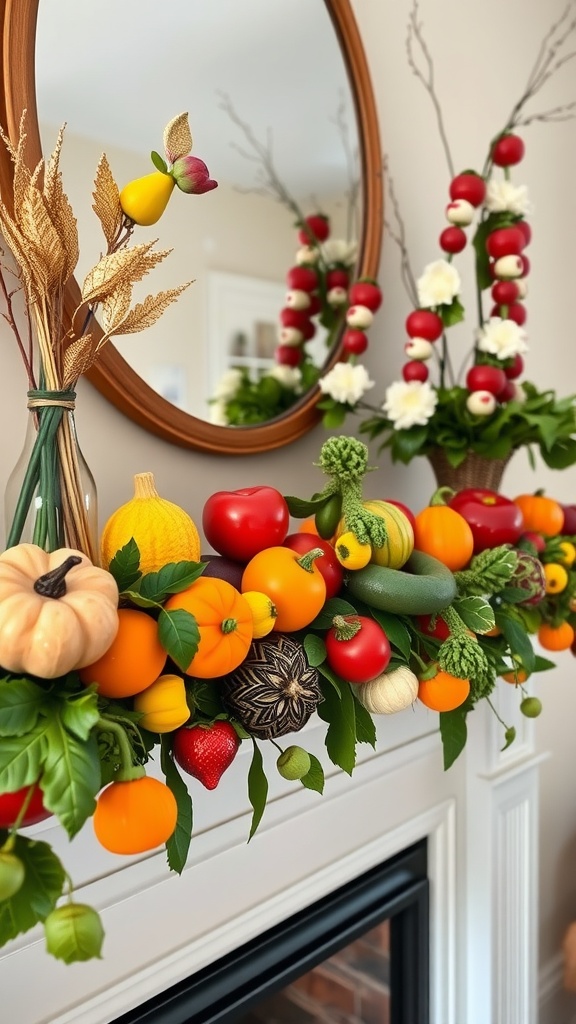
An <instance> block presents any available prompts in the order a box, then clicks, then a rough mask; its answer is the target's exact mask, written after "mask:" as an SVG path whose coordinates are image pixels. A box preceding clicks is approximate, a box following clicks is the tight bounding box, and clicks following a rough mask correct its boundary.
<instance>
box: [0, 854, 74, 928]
mask: <svg viewBox="0 0 576 1024" xmlns="http://www.w3.org/2000/svg"><path fill="white" fill-rule="evenodd" d="M15 838H16V842H15V846H14V853H15V854H16V856H17V857H19V858H20V860H21V861H22V863H23V865H24V868H25V872H26V873H25V875H24V882H23V884H22V886H21V887H20V889H19V890H18V892H16V893H14V895H13V896H11V897H10V899H8V900H2V901H1V902H0V946H4V945H6V943H7V942H9V941H10V940H11V939H15V938H16V937H17V936H18V935H21V934H22V933H23V932H27V931H29V929H30V928H33V927H34V925H36V924H38V922H39V921H43V920H44V918H46V917H48V914H49V913H50V912H51V911H52V910H53V909H54V907H55V906H56V902H57V900H58V899H59V897H60V896H61V895H62V890H63V888H64V882H65V879H66V872H65V871H64V868H63V867H62V864H61V862H60V860H59V859H58V857H57V856H56V854H55V853H54V852H53V850H52V848H51V847H50V846H49V845H48V843H43V842H38V841H36V840H34V839H29V838H27V837H26V836H22V835H17V836H16V837H15Z"/></svg>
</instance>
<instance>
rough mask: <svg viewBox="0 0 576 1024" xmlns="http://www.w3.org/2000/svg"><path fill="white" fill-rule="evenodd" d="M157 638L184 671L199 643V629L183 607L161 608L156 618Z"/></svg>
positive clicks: (192, 617)
mask: <svg viewBox="0 0 576 1024" xmlns="http://www.w3.org/2000/svg"><path fill="white" fill-rule="evenodd" d="M158 638H159V640H160V643H161V644H162V647H163V648H164V650H165V651H166V653H167V654H168V655H169V657H170V658H172V661H174V662H176V664H177V665H178V668H181V669H182V671H183V672H185V671H186V669H187V668H188V666H189V664H190V662H191V661H192V658H193V657H194V655H195V654H196V651H197V650H198V644H199V643H200V630H199V629H198V624H197V622H196V619H195V618H194V616H193V615H191V614H190V612H187V611H185V610H184V608H175V609H174V611H166V609H165V608H163V609H162V611H161V612H160V617H159V619H158Z"/></svg>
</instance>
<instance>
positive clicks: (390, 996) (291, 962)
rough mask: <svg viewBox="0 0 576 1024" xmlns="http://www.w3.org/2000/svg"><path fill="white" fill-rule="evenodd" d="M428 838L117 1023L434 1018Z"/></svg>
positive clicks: (344, 1022) (304, 1023) (400, 1023)
mask: <svg viewBox="0 0 576 1024" xmlns="http://www.w3.org/2000/svg"><path fill="white" fill-rule="evenodd" d="M428 884H429V883H428V869H427V843H426V840H423V841H421V842H419V843H415V844H414V845H412V846H411V847H409V848H408V849H406V850H404V851H402V852H401V853H399V854H396V855H395V856H393V857H391V858H390V859H389V860H387V861H386V862H385V863H384V864H381V865H378V866H376V867H375V868H372V869H371V870H369V871H367V872H365V873H364V874H363V875H362V876H361V877H359V878H356V879H353V880H352V881H351V882H349V883H347V884H346V885H344V886H342V887H341V888H339V889H338V890H336V891H335V892H333V893H330V894H329V895H328V896H326V897H324V898H322V899H320V900H318V901H317V902H316V903H314V904H312V905H310V906H309V907H307V908H305V909H304V910H302V911H300V912H299V913H297V914H295V915H294V916H293V917H291V918H289V919H288V920H287V921H285V922H283V923H281V924H280V925H277V926H275V927H274V928H271V929H269V930H268V931H267V932H265V933H264V934H263V935H261V936H258V937H257V938H256V939H254V940H252V941H251V942H248V943H246V944H245V945H244V946H242V947H241V948H239V949H237V950H234V951H233V952H232V953H230V954H229V955H227V956H225V957H223V958H222V959H221V960H219V961H217V962H216V963H215V964H212V965H210V966H209V967H208V968H206V969H204V970H202V971H200V972H198V973H197V974H195V975H194V976H192V977H191V978H189V979H186V981H184V982H182V983H179V984H178V985H175V986H173V987H172V988H171V989H169V990H168V991H166V992H164V993H161V994H160V995H159V996H156V997H155V998H154V999H151V1000H149V1001H148V1002H147V1003H145V1004H143V1005H142V1006H140V1007H138V1008H136V1009H135V1010H133V1011H131V1012H129V1013H127V1014H123V1015H122V1016H121V1017H118V1018H117V1020H116V1022H115V1024H414V1022H415V1021H417V1022H418V1024H428V1021H429V978H428V974H429V937H428V920H429V894H428Z"/></svg>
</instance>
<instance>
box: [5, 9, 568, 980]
mask: <svg viewBox="0 0 576 1024" xmlns="http://www.w3.org/2000/svg"><path fill="white" fill-rule="evenodd" d="M420 7H421V16H422V19H423V21H424V25H425V33H426V39H427V41H428V44H429V46H430V49H431V52H432V53H433V54H434V57H435V67H436V72H437V89H438V92H439V94H440V96H441V99H442V108H443V112H444V116H445V120H446V125H447V130H448V135H449V139H450V141H451V145H452V149H453V154H454V159H455V163H456V166H457V168H458V169H463V168H465V167H469V166H476V167H480V165H481V164H482V162H483V159H484V156H485V152H486V148H487V143H488V140H489V139H490V138H491V136H492V135H493V134H494V133H495V132H497V131H498V130H499V128H500V127H501V125H502V123H503V120H504V117H505V116H506V115H507V114H508V112H509V110H510V109H511V107H512V106H513V104H514V102H515V101H516V99H517V98H518V96H519V95H520V94H521V92H522V90H523V88H524V85H525V82H526V80H527V77H528V72H529V69H530V66H531V63H532V60H533V57H534V56H535V54H536V51H537V48H538V46H539V43H540V40H541V38H542V36H543V35H544V32H545V30H546V29H547V27H548V24H549V21H551V20H552V19H553V18H555V17H558V16H559V15H560V13H561V11H562V10H563V7H564V3H563V0H550V2H549V3H548V4H547V5H545V7H544V6H543V5H542V4H541V3H540V2H539V0H508V2H507V3H506V4H502V3H500V2H499V0H486V2H485V3H484V4H482V5H479V4H476V3H472V2H471V0H465V2H462V0H422V2H421V5H420ZM354 8H355V11H356V14H357V18H358V22H359V26H360V29H361V32H362V34H363V37H364V40H365V46H366V51H367V56H368V60H369V64H370V67H371V72H372V76H373V83H374V88H375V92H376V98H377V103H378V108H379V113H380V119H381V133H382V139H383V145H384V148H385V151H386V152H387V154H388V155H389V158H390V165H391V171H392V174H393V177H394V179H395V182H396V187H397V192H398V196H399V200H400V203H401V207H402V211H403V216H404V220H405V224H406V230H407V237H408V241H409V248H410V254H411V260H412V264H413V268H414V270H415V272H416V273H419V272H420V270H421V268H422V267H423V265H424V263H426V262H428V261H429V260H431V259H435V258H436V257H437V255H438V249H437V244H436V238H437V234H438V232H439V230H440V229H441V227H442V226H443V206H444V203H445V201H446V198H447V185H448V180H449V176H448V172H447V169H446V165H445V162H444V157H443V152H442V148H441V146H440V143H439V137H438V131H437V126H436V123H435V120H434V115H433V111H432V107H431V104H430V102H429V99H428V97H427V96H426V95H425V92H424V89H423V87H422V85H421V84H420V83H419V82H417V81H416V79H415V77H414V76H413V75H412V74H411V73H410V71H409V69H408V67H407V64H406V54H405V48H404V39H405V26H406V22H407V15H408V10H409V0H394V2H392V0H354ZM574 98H576V65H569V66H568V67H566V68H565V69H564V70H563V72H562V74H561V75H559V76H557V78H555V79H554V80H553V81H552V82H550V83H549V84H548V86H547V88H546V90H545V92H543V93H542V94H541V95H540V96H538V97H537V98H536V100H535V101H533V102H532V104H531V105H530V108H529V109H530V110H531V111H534V112H538V111H541V110H542V109H546V108H550V107H554V106H557V105H559V104H562V103H565V102H567V101H568V100H571V99H574ZM524 136H525V139H526V143H527V156H526V159H525V161H524V164H523V165H522V168H521V169H520V170H519V171H518V172H515V180H516V181H518V182H523V183H524V182H525V183H527V184H528V185H529V188H530V194H531V197H532V200H533V204H534V213H533V216H532V218H531V219H532V222H533V225H534V236H535V237H534V242H533V245H532V247H531V251H530V258H531V261H532V275H531V279H530V295H529V298H528V308H529V322H528V327H529V333H530V337H531V346H532V350H531V353H530V356H529V363H528V368H529V376H530V377H531V378H532V379H534V380H535V381H536V382H537V383H539V384H540V385H548V386H550V387H555V388H558V389H559V390H560V391H561V392H566V391H568V390H572V389H575V390H576V373H575V370H576V359H575V356H574V347H573V338H574V311H573V309H574V283H573V268H574V243H573V238H574V224H575V223H576V190H575V189H574V168H575V166H576V131H575V126H574V123H573V122H569V121H568V122H566V123H560V124H557V125H554V124H544V125H542V124H539V123H536V124H534V125H532V126H531V127H529V128H528V129H527V130H526V131H525V132H524ZM211 171H212V173H213V174H214V175H215V176H216V177H217V175H218V170H217V168H211ZM90 173H92V171H91V170H90ZM90 180H91V179H90ZM217 195H218V194H217V193H213V195H212V196H209V197H205V199H206V205H205V206H204V198H200V199H198V200H196V199H194V200H191V202H192V203H194V204H195V205H194V209H193V213H192V217H191V225H192V227H191V231H192V232H194V231H195V230H196V227H195V224H196V221H195V210H196V208H197V209H198V210H200V207H202V209H203V211H204V212H206V211H207V210H208V204H210V206H211V207H212V206H213V205H214V203H215V202H216V197H217ZM176 198H177V199H182V203H181V207H182V209H183V208H184V205H185V203H186V197H180V196H178V197H176ZM203 215H204V214H202V216H203ZM186 216H188V214H186ZM162 241H163V240H162ZM465 255H466V254H463V256H462V257H459V258H458V266H459V267H460V268H461V269H463V267H464V266H465V264H466V258H465ZM398 268H399V262H398V253H397V250H396V249H395V247H394V245H393V243H391V242H390V241H388V242H387V244H386V246H385V252H384V257H383V262H382V272H381V281H382V284H383V286H384V290H385V295H386V301H385V305H384V308H383V311H381V313H380V314H379V315H378V319H377V321H376V323H375V325H374V327H373V329H372V331H371V349H370V353H369V360H368V361H369V364H370V366H371V369H372V371H373V375H375V376H376V379H377V380H378V385H379V388H378V390H382V389H383V387H384V386H385V384H386V383H387V382H388V381H390V380H391V379H392V378H393V377H394V376H395V375H396V374H397V371H398V368H399V366H400V365H401V362H402V345H403V342H404V338H403V321H404V318H405V316H406V313H407V312H408V311H409V305H408V300H407V298H406V296H405V295H404V293H403V291H402V288H401V284H400V278H399V272H398ZM171 269H172V270H173V271H174V278H175V279H177V280H179V279H180V277H181V274H180V268H179V266H178V256H177V255H175V256H174V257H173V259H172V268H171ZM470 309H471V310H472V309H473V305H472V303H470ZM166 330H168V328H167V327H166ZM470 332H471V326H470V325H468V327H467V328H465V329H464V330H463V331H462V332H461V337H462V353H463V354H464V352H465V351H466V347H467V344H469V341H470V337H471V335H470ZM159 333H160V335H161V338H162V328H160V331H159ZM0 338H1V342H2V346H3V347H2V383H3V400H2V403H0V431H1V435H2V437H3V438H4V442H3V445H2V448H1V450H0V482H4V481H5V479H6V476H7V474H8V472H9V470H10V467H11V466H12V464H13V462H14V461H15V457H16V453H17V451H18V449H19V445H20V442H21V439H22V438H23V431H24V421H25V416H26V413H25V390H26V384H25V380H24V377H23V374H22V372H21V369H20V367H19V364H18V358H17V355H16V353H15V349H14V345H13V343H12V338H11V336H10V333H9V332H8V331H7V330H6V329H5V328H4V326H3V325H0ZM161 338H160V343H161ZM375 390H376V389H375ZM77 420H78V429H79V433H80V438H81V441H82V446H83V449H84V452H85V455H86V457H87V460H88V462H89V464H90V465H91V467H92V469H93V471H94V473H95V476H96V479H97V482H98V488H99V496H100V507H101V518H102V521H103V520H104V519H105V518H106V517H107V516H108V514H109V513H110V512H111V511H112V510H113V509H114V507H115V506H117V505H118V504H120V503H121V502H123V501H125V500H127V498H128V497H129V496H130V491H131V477H132V474H133V473H135V472H139V471H143V470H152V471H153V472H154V473H155V475H156V479H157V483H158V486H159V489H160V491H161V492H162V493H163V494H164V495H165V496H167V497H169V498H170V499H171V500H173V501H175V502H178V503H180V504H182V505H183V506H184V507H186V508H187V509H188V510H189V511H190V512H191V514H192V515H193V516H195V517H197V518H199V517H200V514H201V509H202V504H203V501H204V500H205V498H206V497H207V496H208V495H209V494H210V493H211V492H212V491H213V490H216V489H220V488H222V487H226V488H234V487H239V486H243V485H250V484H259V483H262V482H266V483H269V484H272V485H275V486H277V487H279V488H280V489H281V490H282V491H284V492H285V493H299V494H301V495H305V494H307V493H310V492H312V491H313V490H315V489H317V487H318V486H319V476H318V472H317V471H316V470H315V469H314V468H313V467H312V462H313V461H314V459H315V458H316V456H317V453H318V449H319V446H320V444H321V443H322V441H323V439H324V437H325V434H324V432H323V430H322V429H321V428H317V429H316V430H315V431H313V432H312V433H311V434H310V435H309V436H308V437H306V438H305V439H302V440H301V441H299V442H298V443H296V444H294V445H292V446H291V447H289V448H285V449H282V450H280V451H277V452H273V453H271V454H269V455H263V456H251V457H246V458H231V457H226V458H221V459H218V458H213V457H207V456H205V455H203V454H198V453H195V452H191V451H185V450H181V449H176V448H172V447H169V446H168V445H167V444H165V443H164V442H162V441H160V440H158V439H156V438H154V437H152V436H149V435H148V434H146V433H144V432H143V431H142V430H140V429H139V428H137V427H135V426H134V425H133V424H132V423H130V422H129V421H127V420H125V419H124V418H123V417H122V416H121V415H120V414H119V413H117V412H116V410H115V409H113V408H112V407H111V406H109V405H108V404H107V403H106V402H105V401H104V400H103V399H102V398H101V397H100V396H99V395H98V394H97V393H96V392H95V391H94V390H93V389H92V388H91V387H90V386H89V385H88V384H85V385H83V386H81V388H80V395H79V401H78V414H77ZM345 429H347V430H349V431H351V430H352V429H353V425H352V422H350V423H349V424H348V425H347V427H346V428H345ZM375 455H376V453H375V451H374V452H373V461H374V459H375ZM575 483H576V471H575V470H569V471H567V472H566V473H564V474H562V475H559V474H554V473H552V472H550V471H547V470H545V469H542V468H539V470H538V472H537V473H533V472H532V471H531V470H530V469H529V467H528V463H527V461H526V457H525V455H524V454H520V455H518V456H517V457H516V459H515V461H514V463H513V465H512V466H511V467H510V469H509V470H508V473H507V476H506V479H505V490H506V491H507V492H508V493H509V494H510V495H513V494H515V493H518V492H519V491H523V490H526V489H528V490H532V489H534V488H536V487H537V486H544V487H546V488H548V490H549V492H550V493H551V494H554V495H556V496H557V497H559V498H560V499H561V500H565V501H576V487H575ZM431 486H432V477H431V474H430V472H429V470H428V468H427V466H425V465H421V464H413V465H411V466H410V467H408V468H403V467H391V466H390V465H389V463H388V460H387V459H386V458H385V457H383V458H382V459H381V460H380V469H379V471H378V472H377V473H374V474H373V475H372V477H371V478H370V484H369V489H370V492H371V493H372V494H374V495H376V494H381V495H382V494H386V495H388V496H391V495H392V494H395V495H396V496H397V497H398V498H399V499H403V500H405V501H408V502H410V503H412V504H413V506H414V507H420V506H422V505H423V504H425V502H426V500H427V498H428V496H429V493H430V490H431ZM574 668H575V665H574V662H573V660H572V658H571V656H570V655H561V656H559V658H558V669H557V670H556V671H555V672H554V673H549V674H547V675H546V676H545V677H542V681H541V683H538V685H537V692H538V694H539V695H540V696H541V697H542V700H543V702H544V712H543V715H542V718H541V720H540V721H539V722H538V737H539V745H540V748H541V750H542V751H546V752H548V751H549V752H550V753H551V757H550V759H549V760H547V761H546V762H545V763H544V764H543V765H542V773H541V774H542V800H541V835H542V844H541V879H540V905H541V960H542V962H544V963H545V962H547V961H548V960H549V959H550V958H551V957H553V956H554V954H555V953H556V952H557V951H558V949H559V942H560V937H561V934H562V930H563V927H564V925H565V924H566V922H567V921H568V920H569V918H570V917H572V916H576V872H575V870H574V867H575V859H576V801H575V787H574V758H573V749H574V740H573V735H572V734H573V722H574V721H575V720H576V687H575V686H574V680H573V676H574ZM472 728H473V724H472ZM452 771H455V772H457V771H458V767H457V766H456V767H455V768H453V769H452Z"/></svg>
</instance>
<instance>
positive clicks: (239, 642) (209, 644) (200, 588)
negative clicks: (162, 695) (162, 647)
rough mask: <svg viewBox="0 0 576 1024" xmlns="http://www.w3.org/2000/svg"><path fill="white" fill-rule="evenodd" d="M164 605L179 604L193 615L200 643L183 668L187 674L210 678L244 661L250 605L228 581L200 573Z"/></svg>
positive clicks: (251, 626)
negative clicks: (188, 662) (190, 584)
mask: <svg viewBox="0 0 576 1024" xmlns="http://www.w3.org/2000/svg"><path fill="white" fill-rule="evenodd" d="M250 589H253V590H256V589H257V588H256V587H252V588H250ZM164 607H165V608H166V609H167V610H168V611H173V610H175V609H177V608H183V609H184V610H185V611H187V612H190V614H191V615H193V616H194V618H195V619H196V623H197V625H198V629H199V631H200V643H199V644H198V650H197V651H196V654H195V655H194V657H193V658H192V661H191V662H190V664H189V665H188V667H187V668H186V669H185V671H186V674H187V675H191V676H196V677H197V678H199V679H214V678H216V677H217V676H225V675H227V674H228V672H233V671H234V669H235V668H238V665H239V664H240V663H241V662H242V661H244V658H245V657H246V655H247V654H248V648H249V647H250V644H251V643H252V638H253V635H254V620H253V617H252V611H251V609H250V605H249V604H248V602H247V601H245V600H244V598H243V597H242V595H241V594H240V592H239V591H238V590H236V588H235V587H233V586H232V584H231V583H227V582H226V580H219V579H215V578H214V579H213V578H209V577H207V576H201V577H200V578H199V579H197V580H195V582H194V583H193V584H192V586H190V587H188V589H187V590H182V591H181V592H180V593H179V594H173V596H172V597H170V598H168V600H167V601H166V604H165V606H164Z"/></svg>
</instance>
